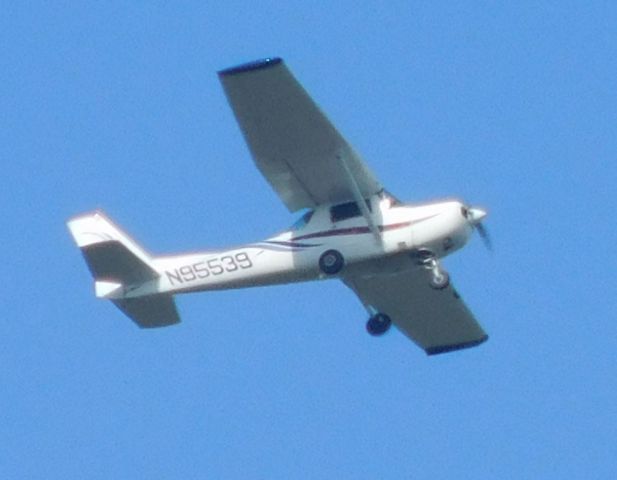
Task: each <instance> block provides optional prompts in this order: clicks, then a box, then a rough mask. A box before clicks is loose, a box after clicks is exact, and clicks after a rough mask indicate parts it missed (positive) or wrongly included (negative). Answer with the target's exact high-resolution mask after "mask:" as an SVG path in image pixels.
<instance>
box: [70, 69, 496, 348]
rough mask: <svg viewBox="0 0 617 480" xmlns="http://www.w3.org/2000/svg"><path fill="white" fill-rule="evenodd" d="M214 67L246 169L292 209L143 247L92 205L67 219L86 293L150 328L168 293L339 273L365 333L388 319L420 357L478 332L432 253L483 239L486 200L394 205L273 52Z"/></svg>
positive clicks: (478, 339)
mask: <svg viewBox="0 0 617 480" xmlns="http://www.w3.org/2000/svg"><path fill="white" fill-rule="evenodd" d="M218 75H219V79H220V81H221V83H222V86H223V89H224V91H225V94H226V96H227V99H228V101H229V104H230V106H231V108H232V110H233V113H234V115H235V118H236V120H237V122H238V124H239V126H240V130H241V131H242V134H243V136H244V139H245V141H246V143H247V145H248V148H249V150H250V153H251V155H252V157H253V160H254V161H255V163H256V165H257V167H258V168H259V170H260V171H261V173H262V174H263V175H264V176H265V178H266V180H267V181H268V182H269V183H270V185H271V187H272V188H273V189H274V191H275V192H276V193H277V194H278V195H279V197H280V198H281V200H282V201H283V203H284V204H285V206H286V207H287V208H288V209H289V210H290V212H297V211H301V215H300V218H299V219H298V220H297V221H296V222H295V223H294V224H293V225H292V226H291V227H289V228H287V229H286V230H285V231H283V232H282V233H278V234H276V235H274V236H272V237H270V238H267V239H265V240H263V241H259V242H256V243H249V244H246V245H241V246H239V247H233V248H229V249H222V250H216V251H203V252H198V253H190V254H177V255H152V254H150V253H148V252H147V251H146V250H144V249H143V248H142V247H141V246H140V245H139V244H138V243H137V242H135V240H133V239H132V238H131V237H130V236H129V235H128V234H127V233H125V232H124V231H123V230H122V229H121V228H120V227H118V226H117V225H116V224H114V223H113V222H112V221H111V220H110V219H109V218H108V217H107V216H106V215H105V214H104V213H103V212H101V211H94V212H91V213H86V214H83V215H79V216H77V217H74V218H72V219H70V220H69V221H68V222H67V225H68V227H69V230H70V232H71V234H72V236H73V238H74V240H75V242H76V243H77V246H78V247H79V248H80V249H81V252H82V254H83V257H84V259H85V261H86V264H87V266H88V268H89V270H90V272H91V274H92V276H93V277H94V289H95V295H96V296H97V297H99V298H103V299H108V300H110V301H111V302H112V303H113V304H114V305H115V306H116V307H118V308H119V309H120V310H121V311H122V312H123V313H124V314H126V315H127V316H128V317H129V318H131V319H132V320H133V321H134V322H135V323H136V324H137V325H138V326H139V327H142V328H153V327H164V326H168V325H173V324H177V323H178V322H180V317H179V315H178V311H177V309H176V305H175V301H174V295H175V294H181V293H189V292H199V291H210V290H223V289H233V288H244V287H254V286H264V285H276V284H286V283H291V282H304V281H309V280H324V279H339V280H341V281H342V282H343V283H344V284H345V285H346V286H347V287H349V288H350V289H351V290H352V291H353V292H354V293H355V294H356V295H357V297H358V298H359V300H360V302H361V303H362V305H363V306H364V308H365V309H366V311H367V313H368V320H367V322H366V330H367V331H368V333H369V334H371V335H374V336H380V335H383V334H384V333H385V332H386V331H388V330H389V328H390V326H391V325H392V324H394V325H395V326H396V327H397V328H398V330H400V331H401V332H403V333H404V334H405V335H407V336H408V337H409V338H410V339H411V340H412V341H413V342H415V343H416V344H417V345H418V346H419V347H420V348H422V349H423V350H424V351H425V352H426V353H427V354H429V355H434V354H440V353H446V352H450V351H454V350H460V349H464V348H469V347H474V346H477V345H480V344H481V343H483V342H484V341H485V340H487V339H488V336H487V334H486V333H485V332H484V330H483V329H482V327H481V326H480V325H479V324H478V322H477V321H476V320H475V318H474V316H473V315H472V313H471V312H470V310H469V309H468V308H467V306H466V305H465V303H464V302H463V300H462V299H461V297H460V295H459V294H458V292H457V291H456V290H455V289H454V287H453V286H452V284H451V282H450V276H449V274H448V273H447V271H446V270H445V269H444V268H443V267H442V262H441V260H442V259H443V258H444V257H446V256H447V255H450V254H452V253H454V252H455V251H457V250H459V249H461V248H462V247H463V246H464V245H465V244H466V243H467V242H468V240H469V239H470V237H471V235H472V233H473V232H474V231H477V232H478V233H479V234H480V236H481V237H482V239H483V240H484V241H485V242H486V243H487V246H488V247H490V240H489V238H488V236H487V233H486V230H485V228H484V226H483V224H482V220H483V219H484V218H485V217H486V215H487V212H486V211H485V210H483V209H482V208H477V207H470V206H468V205H466V204H464V203H463V202H461V201H457V200H448V201H439V202H432V203H422V204H407V203H402V202H401V201H400V200H398V199H397V198H396V197H395V196H393V195H392V194H390V193H389V192H388V191H387V190H385V189H384V187H383V186H382V184H381V183H380V182H379V180H378V179H377V178H376V177H375V175H374V174H373V173H372V172H371V171H370V170H369V168H368V167H367V165H366V164H365V163H364V161H363V160H362V159H361V157H360V156H359V155H358V153H357V152H356V151H355V150H354V149H353V147H352V146H351V145H350V144H349V143H348V142H347V141H346V140H345V139H344V138H343V136H342V135H341V134H340V133H339V131H338V130H337V129H336V128H335V127H334V125H333V124H332V123H331V122H330V120H328V118H327V117H326V116H325V114H324V113H323V112H322V111H321V110H320V108H319V107H318V106H317V105H316V103H315V102H314V101H313V100H312V99H311V97H310V96H309V95H308V93H307V92H306V91H305V90H304V88H303V87H302V86H301V84H300V83H299V82H298V81H297V80H296V79H295V77H294V76H293V75H292V73H291V71H290V70H289V69H288V68H287V66H286V64H285V63H284V61H283V60H282V59H281V58H278V57H270V58H266V59H262V60H258V61H254V62H250V63H245V64H242V65H239V66H235V67H232V68H228V69H225V70H221V71H219V72H218Z"/></svg>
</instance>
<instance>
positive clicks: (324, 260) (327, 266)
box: [319, 250, 345, 275]
mask: <svg viewBox="0 0 617 480" xmlns="http://www.w3.org/2000/svg"><path fill="white" fill-rule="evenodd" d="M344 265H345V259H344V258H343V255H341V252H339V251H338V250H326V251H325V252H324V253H322V254H321V257H319V269H320V270H321V271H322V272H323V273H325V274H326V275H335V274H337V273H338V272H340V271H341V270H342V268H343V266H344Z"/></svg>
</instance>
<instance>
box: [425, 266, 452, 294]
mask: <svg viewBox="0 0 617 480" xmlns="http://www.w3.org/2000/svg"><path fill="white" fill-rule="evenodd" d="M429 284H430V286H431V288H434V289H435V290H443V289H444V288H447V287H448V285H450V275H448V272H446V271H444V270H439V271H437V273H435V274H433V275H432V276H431V280H430V283H429Z"/></svg>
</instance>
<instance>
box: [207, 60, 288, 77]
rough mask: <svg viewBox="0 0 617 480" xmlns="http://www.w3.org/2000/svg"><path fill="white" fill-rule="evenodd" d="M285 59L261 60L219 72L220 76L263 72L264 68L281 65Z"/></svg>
mask: <svg viewBox="0 0 617 480" xmlns="http://www.w3.org/2000/svg"><path fill="white" fill-rule="evenodd" d="M282 62H283V59H282V58H280V57H267V58H262V59H261V60H255V61H253V62H248V63H243V64H241V65H236V66H235V67H229V68H225V69H223V70H219V72H218V73H219V75H220V76H222V77H223V76H228V75H237V74H238V73H245V72H252V71H254V70H263V69H264V68H270V67H274V66H275V65H278V64H279V63H282Z"/></svg>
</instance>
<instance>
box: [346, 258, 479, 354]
mask: <svg viewBox="0 0 617 480" xmlns="http://www.w3.org/2000/svg"><path fill="white" fill-rule="evenodd" d="M430 275H431V273H430V271H429V270H427V269H425V268H421V267H418V268H412V269H408V270H404V271H401V272H397V273H380V274H377V275H355V276H353V277H348V278H345V279H344V281H345V283H346V284H347V286H348V287H350V288H351V289H352V290H353V291H354V292H355V293H356V294H357V295H358V297H360V300H361V301H362V303H363V304H364V305H365V306H367V307H372V308H373V309H375V310H377V311H379V312H381V313H385V314H386V315H388V316H389V317H390V318H391V319H392V322H393V323H394V324H395V325H396V326H397V327H398V329H399V330H401V331H402V332H403V333H404V334H405V335H407V336H408V337H409V338H411V339H412V340H413V341H414V342H415V343H416V344H417V345H418V346H419V347H421V348H423V349H424V351H425V352H426V353H427V354H429V355H435V354H438V353H446V352H450V351H453V350H460V349H463V348H469V347H475V346H476V345H479V344H481V343H482V342H484V341H485V340H487V339H488V335H487V334H486V333H485V332H484V330H482V327H480V325H479V324H478V322H476V320H475V318H474V317H473V315H472V313H471V312H470V311H469V309H468V308H467V306H466V305H465V303H464V302H463V301H462V300H461V298H460V296H459V295H458V293H457V292H456V290H454V288H453V287H452V286H448V287H447V288H444V289H443V290H436V289H434V288H432V287H431V286H430V285H429V278H430Z"/></svg>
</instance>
